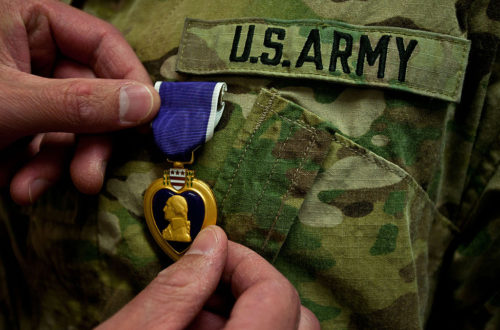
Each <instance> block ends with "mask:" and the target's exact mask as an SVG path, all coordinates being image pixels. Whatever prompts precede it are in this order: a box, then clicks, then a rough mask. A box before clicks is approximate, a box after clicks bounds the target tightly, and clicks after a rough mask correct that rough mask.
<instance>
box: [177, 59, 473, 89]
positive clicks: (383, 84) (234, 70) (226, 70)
mask: <svg viewBox="0 0 500 330" xmlns="http://www.w3.org/2000/svg"><path fill="white" fill-rule="evenodd" d="M463 58H465V55H464V56H463ZM184 68H185V71H186V73H198V74H219V73H221V74H222V73H251V72H252V71H253V72H260V73H262V74H266V75H269V76H279V77H283V76H284V77H298V78H308V77H314V79H320V78H323V79H322V80H327V81H333V82H337V81H338V82H347V83H354V84H356V85H361V86H379V87H389V88H391V89H402V88H405V87H406V88H412V89H414V90H416V91H422V92H427V93H431V94H442V95H444V96H448V97H455V96H457V95H456V94H457V92H458V89H459V88H460V85H461V84H460V83H459V82H458V83H457V84H456V85H457V86H456V87H455V90H454V91H453V92H448V91H446V90H443V89H439V88H435V89H430V88H425V87H424V85H421V84H416V83H408V82H405V83H400V84H398V83H395V84H394V85H391V84H390V83H389V82H373V81H370V82H360V81H357V80H355V79H348V78H343V77H334V76H330V75H328V74H327V73H314V72H310V73H291V72H280V71H266V70H263V69H251V68H243V69H240V68H229V67H226V68H224V69H222V68H220V69H215V70H213V69H202V68H197V67H193V66H189V65H185V66H184ZM462 68H463V65H462ZM187 70H193V72H188V71H187ZM458 73H463V70H460V71H458ZM365 76H366V74H365ZM455 76H456V75H455ZM456 80H457V81H462V79H458V78H457V79H456Z"/></svg>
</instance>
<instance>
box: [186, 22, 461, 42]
mask: <svg viewBox="0 0 500 330" xmlns="http://www.w3.org/2000/svg"><path fill="white" fill-rule="evenodd" d="M189 21H190V22H193V23H194V24H195V25H205V26H209V27H213V26H221V25H232V24H239V23H257V24H272V25H276V26H285V27H288V26H316V27H339V28H341V29H344V30H353V31H355V32H378V33H392V34H398V35H402V36H405V37H420V38H423V39H432V40H437V41H447V42H451V43H455V44H457V45H463V44H464V42H463V41H462V40H457V39H454V38H453V37H451V36H444V35H443V36H439V35H437V36H431V35H425V34H424V35H423V33H422V32H421V31H419V33H413V34H412V33H408V32H405V31H400V29H398V28H395V29H387V28H385V29H384V28H377V27H372V26H370V27H366V26H356V25H351V24H345V25H344V24H332V23H329V22H296V21H295V22H276V21H273V20H265V19H252V18H250V19H234V20H227V21H214V22H208V21H202V20H196V19H189ZM315 23H316V24H315ZM318 23H319V24H318Z"/></svg>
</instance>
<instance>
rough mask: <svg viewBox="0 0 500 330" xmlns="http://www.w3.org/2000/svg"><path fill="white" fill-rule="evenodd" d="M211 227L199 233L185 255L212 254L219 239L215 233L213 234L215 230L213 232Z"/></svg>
mask: <svg viewBox="0 0 500 330" xmlns="http://www.w3.org/2000/svg"><path fill="white" fill-rule="evenodd" d="M211 227H212V226H209V227H207V228H205V229H203V230H202V231H200V233H199V234H198V236H196V239H195V240H194V242H193V244H192V245H191V247H190V248H189V250H188V251H187V252H186V254H204V255H208V254H211V253H212V251H213V250H214V248H215V247H216V245H217V242H219V238H218V237H217V233H216V232H215V230H213V229H212V228H211Z"/></svg>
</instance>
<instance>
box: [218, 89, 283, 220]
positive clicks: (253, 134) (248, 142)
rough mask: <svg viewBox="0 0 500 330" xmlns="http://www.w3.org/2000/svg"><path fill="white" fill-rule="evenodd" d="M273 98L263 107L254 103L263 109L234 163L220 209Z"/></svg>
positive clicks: (272, 96)
mask: <svg viewBox="0 0 500 330" xmlns="http://www.w3.org/2000/svg"><path fill="white" fill-rule="evenodd" d="M275 99H276V94H275V93H272V95H271V97H270V98H269V101H268V102H267V105H266V106H265V107H262V105H261V104H259V103H256V104H257V105H258V106H260V107H261V109H262V110H263V111H262V114H261V116H260V117H259V119H258V121H257V123H256V124H255V127H254V130H253V132H252V134H251V135H250V137H249V138H248V140H247V142H246V144H245V149H244V150H243V153H242V155H241V156H240V158H239V160H238V164H237V165H236V168H235V170H234V171H233V175H232V177H231V179H230V182H229V188H228V190H227V192H226V194H225V195H224V198H223V199H222V202H221V210H223V209H224V204H225V202H226V199H227V197H228V196H229V194H230V192H231V190H232V188H233V183H234V179H235V178H236V175H237V174H238V172H239V170H240V167H241V163H242V162H243V159H244V158H245V156H246V153H247V151H248V148H249V147H250V144H251V143H252V140H253V138H254V136H255V134H256V133H257V130H258V129H259V128H260V126H261V125H262V123H263V122H264V120H265V118H266V117H267V114H268V113H269V112H270V111H271V107H272V106H273V103H274V100H275Z"/></svg>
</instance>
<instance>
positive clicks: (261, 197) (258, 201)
mask: <svg viewBox="0 0 500 330" xmlns="http://www.w3.org/2000/svg"><path fill="white" fill-rule="evenodd" d="M259 106H260V105H259ZM291 136H292V130H290V132H289V133H288V135H287V137H286V139H285V141H283V144H282V145H281V148H280V150H279V152H278V155H277V156H276V159H275V160H274V162H273V166H272V168H271V171H270V172H269V175H268V177H267V180H266V183H265V184H264V186H263V188H262V191H261V193H260V196H259V199H258V200H257V203H256V204H255V207H254V208H253V210H252V213H251V214H254V215H256V214H257V211H258V208H259V206H260V204H261V203H262V200H263V197H264V192H265V191H266V190H267V188H268V187H269V184H270V182H271V177H272V176H273V175H274V172H275V169H276V165H277V164H278V160H279V159H280V158H281V155H282V154H283V150H284V149H285V146H286V144H287V143H288V141H289V140H290V137H291Z"/></svg>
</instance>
